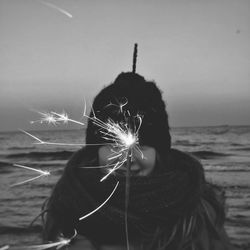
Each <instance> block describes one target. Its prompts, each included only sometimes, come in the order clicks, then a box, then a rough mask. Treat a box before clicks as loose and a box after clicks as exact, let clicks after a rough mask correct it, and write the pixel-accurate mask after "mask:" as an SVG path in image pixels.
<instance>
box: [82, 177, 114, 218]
mask: <svg viewBox="0 0 250 250" xmlns="http://www.w3.org/2000/svg"><path fill="white" fill-rule="evenodd" d="M118 185H119V181H118V182H117V183H116V185H115V187H114V189H113V191H112V192H111V194H110V195H109V197H108V198H107V199H106V200H105V201H104V202H103V203H102V204H101V205H100V206H98V207H97V208H96V209H94V210H93V211H91V212H90V213H88V214H86V215H84V216H82V217H81V218H79V220H83V219H86V218H87V217H89V216H90V215H92V214H93V213H95V212H96V211H98V210H99V209H100V208H102V207H103V206H104V205H105V204H106V203H107V202H108V200H109V199H110V198H111V197H112V195H113V194H114V192H115V190H116V189H117V187H118Z"/></svg>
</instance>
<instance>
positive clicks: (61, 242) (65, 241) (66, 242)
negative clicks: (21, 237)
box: [0, 230, 77, 250]
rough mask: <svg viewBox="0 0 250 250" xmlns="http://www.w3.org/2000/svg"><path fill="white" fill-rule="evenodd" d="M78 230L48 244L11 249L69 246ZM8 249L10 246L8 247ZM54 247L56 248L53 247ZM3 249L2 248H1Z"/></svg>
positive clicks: (31, 249)
mask: <svg viewBox="0 0 250 250" xmlns="http://www.w3.org/2000/svg"><path fill="white" fill-rule="evenodd" d="M76 235H77V231H76V230H75V232H74V235H73V236H72V237H71V238H69V239H68V238H63V237H62V238H61V239H59V240H58V241H57V242H52V243H47V244H41V245H33V246H18V247H16V246H14V247H11V248H10V249H13V250H27V249H29V250H45V249H51V248H52V247H55V249H61V248H63V247H65V246H68V245H69V244H70V243H71V241H72V240H73V239H74V238H75V237H76ZM6 249H8V248H6ZM53 249H54V248H53ZM0 250H2V249H0Z"/></svg>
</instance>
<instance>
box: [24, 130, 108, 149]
mask: <svg viewBox="0 0 250 250" xmlns="http://www.w3.org/2000/svg"><path fill="white" fill-rule="evenodd" d="M20 131H22V132H23V133H25V134H26V135H29V136H30V137H32V138H33V139H35V140H36V141H38V142H37V143H35V144H45V145H57V146H86V145H87V144H82V143H61V142H48V141H43V140H41V139H39V138H38V137H36V136H34V135H32V134H30V133H29V132H27V131H25V130H22V129H20ZM88 145H89V146H96V145H107V143H104V144H103V143H102V144H88Z"/></svg>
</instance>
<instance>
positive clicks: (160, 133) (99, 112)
mask: <svg viewBox="0 0 250 250" xmlns="http://www.w3.org/2000/svg"><path fill="white" fill-rule="evenodd" d="M125 102H126V103H127V104H126V106H125V107H124V109H126V110H128V111H129V113H130V115H131V116H136V115H138V114H139V115H141V116H142V117H143V122H142V126H141V128H140V130H139V140H140V144H142V145H147V146H152V147H154V148H155V149H156V150H157V152H158V153H159V154H160V156H161V157H162V158H164V155H165V154H166V151H169V149H170V147H171V137H170V133H169V124H168V115H167V112H166V107H165V103H164V101H163V100H162V95H161V92H160V90H159V88H158V87H157V86H156V84H155V83H154V82H152V81H146V80H145V79H144V78H143V77H142V76H140V75H139V74H136V73H131V72H127V73H121V74H119V75H118V77H117V78H116V79H115V81H114V83H112V84H110V85H109V86H107V87H105V88H104V89H103V90H102V91H101V92H100V93H99V94H98V95H97V96H96V97H95V99H94V102H93V111H92V112H91V114H90V116H91V117H93V116H94V115H96V117H98V118H99V119H101V120H102V121H106V120H107V119H109V118H111V119H113V120H114V121H118V122H119V121H120V120H122V118H123V115H122V114H121V113H120V112H119V106H118V105H119V103H125ZM101 142H102V139H101V136H100V134H99V133H98V128H97V127H96V126H95V125H94V124H93V122H92V121H91V120H89V123H88V128H87V136H86V143H87V144H93V143H101ZM92 149H93V148H92ZM90 150H91V149H90ZM95 150H96V149H95Z"/></svg>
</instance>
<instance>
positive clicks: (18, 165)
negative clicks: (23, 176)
mask: <svg viewBox="0 0 250 250" xmlns="http://www.w3.org/2000/svg"><path fill="white" fill-rule="evenodd" d="M13 166H14V167H19V168H24V169H27V170H31V171H35V172H38V173H40V175H38V176H36V177H33V178H30V179H28V180H25V181H22V182H18V183H16V184H13V185H11V187H15V186H19V185H22V184H25V183H27V182H31V181H34V180H36V179H39V178H41V177H43V176H48V175H50V172H49V171H42V170H40V169H36V168H31V167H27V166H23V165H20V164H13Z"/></svg>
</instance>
